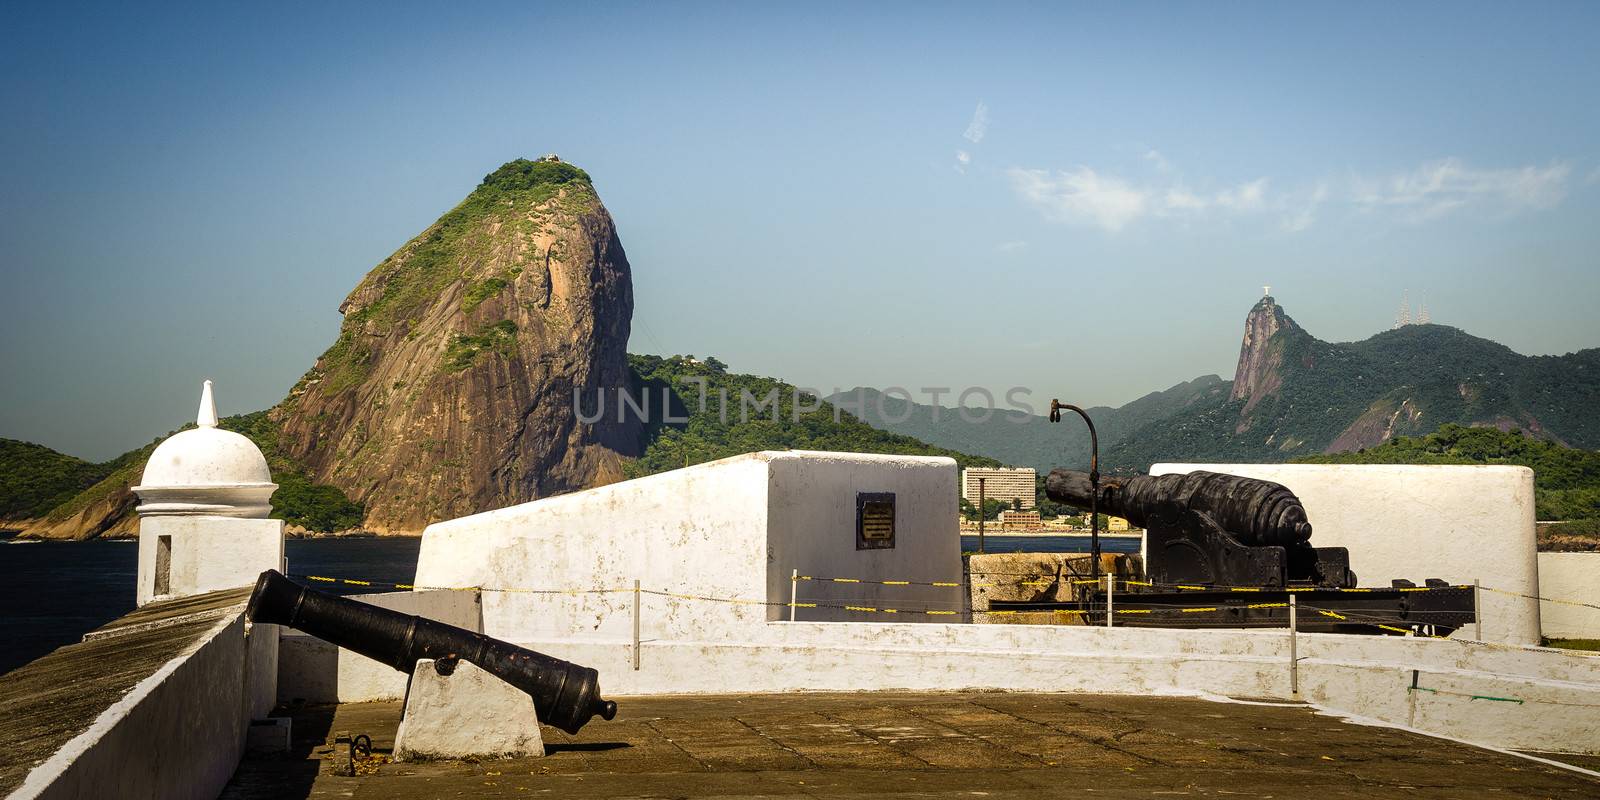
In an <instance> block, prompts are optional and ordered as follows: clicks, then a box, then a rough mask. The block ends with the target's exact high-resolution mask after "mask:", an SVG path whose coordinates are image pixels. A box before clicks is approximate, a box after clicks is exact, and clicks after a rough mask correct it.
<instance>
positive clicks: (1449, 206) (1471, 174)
mask: <svg viewBox="0 0 1600 800" xmlns="http://www.w3.org/2000/svg"><path fill="white" fill-rule="evenodd" d="M1571 172H1572V168H1571V166H1570V165H1568V164H1566V163H1560V162H1558V163H1554V164H1551V165H1550V166H1547V167H1516V168H1511V169H1478V168H1475V167H1471V166H1468V165H1467V164H1465V163H1463V162H1462V161H1461V160H1460V159H1457V158H1445V159H1441V160H1438V161H1432V162H1429V163H1426V164H1423V165H1422V166H1420V167H1417V168H1416V169H1414V170H1411V171H1409V172H1403V173H1400V174H1397V175H1391V176H1388V177H1385V178H1378V179H1362V178H1358V179H1357V180H1356V181H1355V185H1354V189H1353V191H1352V196H1351V199H1352V201H1353V202H1354V203H1355V204H1356V205H1357V206H1360V207H1362V208H1364V209H1366V210H1369V211H1371V210H1380V209H1390V210H1394V211H1397V212H1399V213H1400V214H1401V216H1402V218H1403V219H1405V220H1406V221H1408V222H1426V221H1428V220H1433V219H1438V218H1439V217H1443V216H1445V215H1448V214H1450V213H1452V212H1455V211H1457V210H1460V209H1463V208H1467V207H1469V206H1475V207H1480V208H1486V209H1489V210H1491V211H1499V212H1502V213H1504V212H1513V211H1521V210H1526V209H1532V208H1549V207H1550V206H1553V205H1556V204H1557V203H1560V202H1561V200H1562V199H1563V198H1564V197H1566V182H1567V176H1568V175H1569V174H1571Z"/></svg>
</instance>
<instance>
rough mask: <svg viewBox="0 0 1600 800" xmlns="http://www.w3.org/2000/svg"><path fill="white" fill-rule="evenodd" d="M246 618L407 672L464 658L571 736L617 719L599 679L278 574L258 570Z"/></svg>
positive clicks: (572, 667)
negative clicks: (423, 663)
mask: <svg viewBox="0 0 1600 800" xmlns="http://www.w3.org/2000/svg"><path fill="white" fill-rule="evenodd" d="M245 616H246V617H248V618H249V619H250V621H252V622H262V623H271V624H276V625H287V626H289V627H291V628H295V629H297V630H300V631H303V632H305V633H308V634H310V635H312V636H315V637H317V638H318V639H322V640H323V641H326V642H329V643H331V644H335V645H338V646H339V647H343V648H345V649H347V650H352V651H354V652H357V653H360V654H361V655H364V656H366V657H367V658H370V659H373V660H375V661H380V662H382V663H384V664H388V665H389V666H391V667H394V668H395V669H397V670H400V671H401V672H407V673H409V672H411V670H412V669H413V668H414V667H415V666H416V663H417V661H418V660H420V659H424V658H432V659H437V660H439V661H444V662H447V663H448V662H451V661H454V660H457V659H465V660H467V661H470V662H472V663H473V664H474V665H475V666H477V667H478V668H479V669H482V670H484V671H485V672H488V673H490V674H492V675H494V676H495V677H498V678H499V679H500V680H503V681H505V682H506V683H509V684H511V685H512V686H515V687H517V688H518V689H521V690H522V691H524V692H527V693H528V695H529V696H530V697H532V698H533V707H534V709H535V710H536V711H537V712H538V714H539V721H540V722H543V723H545V724H547V725H554V726H555V727H557V728H560V729H562V730H564V731H566V732H567V733H572V734H575V733H577V732H578V729H579V728H582V727H583V726H584V724H585V723H587V722H588V721H589V720H590V718H592V717H593V716H594V715H596V714H599V715H600V717H601V718H602V719H608V720H609V719H611V718H613V717H615V716H616V715H617V704H616V703H614V702H612V701H610V700H604V699H602V698H601V697H600V680H599V678H600V675H599V673H598V672H596V671H595V670H593V669H591V668H589V667H583V666H579V665H577V664H574V663H572V662H570V661H563V660H561V659H559V658H555V657H553V656H547V655H545V654H543V653H538V652H535V651H533V650H526V649H523V648H521V647H517V646H516V645H514V644H510V643H508V642H502V641H500V640H499V639H493V638H490V637H488V636H484V635H483V634H481V633H475V632H473V631H469V630H466V629H464V628H457V627H456V626H454V625H446V624H444V623H443V622H437V621H435V620H431V619H426V618H424V617H416V616H412V615H410V614H402V613H400V612H398V611H390V610H389V609H386V608H378V607H377V606H374V605H369V604H367V603H361V602H357V601H355V600H350V599H348V598H344V597H339V596H337V595H331V594H328V593H327V592H319V591H317V590H315V589H310V588H307V587H304V586H301V585H299V584H297V583H295V582H293V581H291V580H289V579H288V578H286V577H284V576H283V574H282V573H280V572H278V571H277V570H270V569H269V570H267V571H266V572H263V573H261V578H260V579H259V580H257V581H256V589H255V592H254V593H253V594H251V595H250V606H249V608H248V609H247V610H246V611H245Z"/></svg>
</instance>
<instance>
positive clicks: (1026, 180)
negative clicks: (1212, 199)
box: [1006, 167, 1149, 232]
mask: <svg viewBox="0 0 1600 800" xmlns="http://www.w3.org/2000/svg"><path fill="white" fill-rule="evenodd" d="M1006 174H1007V175H1008V176H1010V178H1011V185H1012V188H1014V189H1016V191H1017V193H1018V194H1020V195H1022V197H1023V199H1025V200H1027V201H1028V202H1030V203H1032V204H1033V205H1034V206H1035V207H1036V208H1038V209H1039V211H1040V212H1041V213H1043V214H1044V215H1045V216H1046V217H1048V218H1051V219H1055V220H1058V221H1061V222H1070V223H1086V224H1090V225H1096V226H1098V227H1101V228H1104V229H1105V230H1108V231H1113V232H1115V231H1119V230H1122V228H1123V226H1125V225H1127V224H1128V223H1130V222H1132V221H1134V220H1135V219H1138V218H1139V217H1141V216H1143V215H1144V214H1145V212H1146V211H1147V210H1148V209H1149V193H1148V192H1146V191H1144V190H1142V189H1137V188H1135V187H1133V186H1130V185H1129V184H1128V183H1127V182H1126V181H1124V180H1122V179H1121V178H1118V177H1116V176H1114V175H1105V176H1102V175H1100V174H1099V173H1097V172H1095V171H1094V170H1092V169H1090V168H1088V167H1077V168H1075V169H1071V170H1062V171H1057V172H1055V173H1051V172H1050V171H1049V170H1042V169H1016V168H1013V169H1010V170H1007V171H1006Z"/></svg>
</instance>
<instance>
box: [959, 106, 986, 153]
mask: <svg viewBox="0 0 1600 800" xmlns="http://www.w3.org/2000/svg"><path fill="white" fill-rule="evenodd" d="M988 132H989V107H988V106H986V105H984V104H983V101H982V100H979V101H978V108H977V110H975V111H973V112H972V121H971V122H969V123H967V132H966V133H963V134H961V135H962V136H965V137H966V139H967V141H969V142H972V143H973V144H977V143H979V142H981V141H983V137H984V135H985V134H987V133H988Z"/></svg>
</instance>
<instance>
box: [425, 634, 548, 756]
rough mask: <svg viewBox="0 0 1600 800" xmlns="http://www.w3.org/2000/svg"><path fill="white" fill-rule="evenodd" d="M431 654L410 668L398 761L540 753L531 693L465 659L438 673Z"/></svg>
mask: <svg viewBox="0 0 1600 800" xmlns="http://www.w3.org/2000/svg"><path fill="white" fill-rule="evenodd" d="M436 663H437V662H435V661H434V660H433V659H422V660H421V661H418V662H417V666H416V669H414V670H412V672H411V686H410V688H409V689H408V690H407V691H406V704H405V715H404V716H403V717H402V718H401V720H400V730H399V732H398V733H397V734H396V735H395V743H394V754H395V758H396V759H397V760H401V761H405V760H417V759H425V758H467V757H473V758H512V757H517V756H543V755H544V737H543V736H542V735H541V734H540V732H539V717H538V715H537V714H536V713H535V711H534V708H533V698H531V697H529V696H528V695H527V693H525V692H523V691H522V690H520V689H517V688H516V687H514V686H512V685H511V684H508V683H506V682H505V681H502V680H500V679H499V678H497V677H495V676H494V675H491V674H489V673H488V672H485V671H483V670H482V669H479V668H478V667H477V666H476V665H474V664H472V663H471V662H469V661H457V662H455V668H454V669H453V670H449V671H448V672H447V673H441V671H440V670H439V669H438V668H437V667H436Z"/></svg>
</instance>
